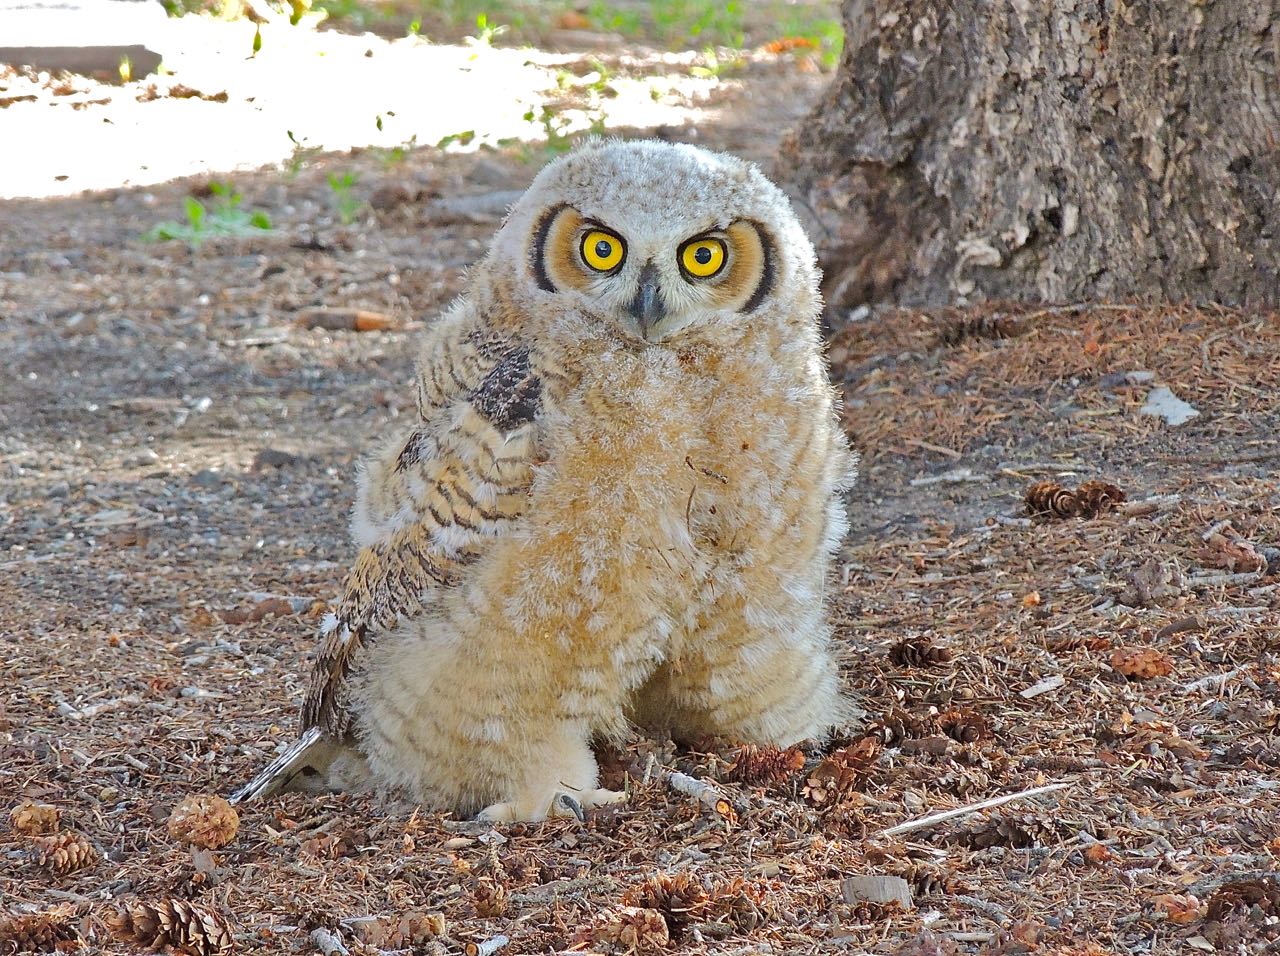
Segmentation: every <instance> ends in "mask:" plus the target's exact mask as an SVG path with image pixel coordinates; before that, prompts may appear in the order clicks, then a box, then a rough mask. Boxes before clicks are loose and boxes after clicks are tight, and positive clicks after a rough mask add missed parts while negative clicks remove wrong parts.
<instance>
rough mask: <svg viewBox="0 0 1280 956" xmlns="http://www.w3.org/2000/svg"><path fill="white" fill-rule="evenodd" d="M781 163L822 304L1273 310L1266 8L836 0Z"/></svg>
mask: <svg viewBox="0 0 1280 956" xmlns="http://www.w3.org/2000/svg"><path fill="white" fill-rule="evenodd" d="M843 16H844V21H845V33H846V38H847V39H846V45H845V51H844V56H843V59H842V61H841V63H840V67H839V70H838V73H837V75H836V78H835V81H834V83H833V84H832V87H831V89H830V90H829V91H828V93H827V94H826V96H825V98H824V100H823V102H822V103H821V104H820V105H819V107H818V108H817V109H816V110H815V111H814V112H813V113H812V114H811V115H810V117H809V119H808V121H807V122H806V123H805V124H804V126H803V127H802V129H801V130H799V131H798V132H797V133H795V134H794V135H793V136H792V137H791V138H790V140H789V141H788V143H787V144H786V145H785V146H784V151H783V169H782V171H781V177H782V178H783V179H784V180H787V179H789V180H790V183H791V185H792V186H793V187H794V191H795V193H796V194H797V195H798V197H799V199H800V205H801V206H802V207H805V206H807V207H808V212H809V213H810V214H811V215H812V216H813V218H814V220H815V221H814V222H813V223H812V225H813V233H814V238H815V240H816V241H817V243H818V245H819V249H820V253H821V255H822V259H823V264H824V267H825V269H826V271H827V280H826V284H825V292H826V293H827V297H828V301H829V302H830V303H831V305H832V306H833V307H835V308H836V309H840V308H841V307H845V308H847V307H849V306H854V305H857V304H859V303H862V302H877V301H896V302H900V303H906V304H913V303H941V302H952V301H956V300H964V299H966V298H968V299H978V298H983V297H989V298H994V297H1001V298H1022V299H1041V300H1055V301H1069V300H1083V299H1108V298H1109V299H1126V300H1128V299H1138V300H1153V299H1172V300H1188V299H1189V300H1197V301H1204V300H1212V301H1218V302H1224V303H1230V304H1245V303H1267V304H1272V305H1274V304H1277V303H1278V302H1280V239H1278V238H1277V230H1280V209H1278V208H1277V198H1278V197H1277V187H1278V185H1280V150H1278V148H1277V144H1278V142H1280V119H1278V115H1280V92H1278V90H1280V83H1278V82H1277V72H1276V71H1277V66H1278V64H1280V0H1179V2H1169V0H1009V2H1000V3H991V2H989V0H947V2H945V3H939V2H938V0H844V2H843Z"/></svg>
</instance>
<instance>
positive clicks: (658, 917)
mask: <svg viewBox="0 0 1280 956" xmlns="http://www.w3.org/2000/svg"><path fill="white" fill-rule="evenodd" d="M592 936H593V937H594V938H595V941H596V942H598V943H605V944H607V945H610V946H614V947H616V948H618V949H621V950H623V951H625V952H628V953H656V952H658V951H659V950H662V949H665V948H666V946H667V944H668V943H669V942H671V933H670V931H669V930H668V929H667V921H666V920H665V919H664V918H663V916H662V914H661V913H659V912H658V911H657V910H652V909H642V908H640V907H636V906H624V907H622V908H621V909H620V910H618V912H617V913H615V914H613V915H612V916H610V917H609V918H608V919H606V920H604V921H602V922H601V923H599V924H598V925H597V926H596V927H595V930H594V932H593V933H592Z"/></svg>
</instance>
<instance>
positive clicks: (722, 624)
mask: <svg viewBox="0 0 1280 956" xmlns="http://www.w3.org/2000/svg"><path fill="white" fill-rule="evenodd" d="M818 278H819V275H818V271H817V267H816V266H815V263H814V252H813V248H812V246H811V245H810V243H809V241H808V239H807V238H806V236H805V235H804V232H803V230H802V229H801V227H800V225H799V223H798V222H797V220H796V218H795V216H794V214H793V213H792V211H791V208H790V206H789V204H788V202H787V200H786V198H785V197H784V196H783V194H782V193H781V192H780V191H779V190H778V189H777V188H776V187H775V186H774V185H772V184H771V183H770V182H769V181H768V180H767V179H766V178H765V177H764V176H763V175H762V174H761V173H760V172H759V171H758V170H757V169H756V168H755V167H754V166H752V165H750V164H748V163H746V162H743V161H741V160H738V159H735V158H733V157H730V156H725V155H718V154H715V153H711V152H708V151H705V150H702V149H698V148H695V147H692V146H685V145H672V144H668V143H661V142H601V141H596V142H592V143H589V144H586V145H584V146H582V147H580V148H578V149H577V150H576V151H574V152H572V153H571V154H569V155H567V156H566V157H563V158H561V159H559V160H557V161H555V162H553V163H551V164H550V165H548V166H547V167H546V168H545V169H544V170H543V171H542V172H541V173H540V174H539V175H538V176H537V178H536V179H535V180H534V182H533V183H532V185H531V186H530V187H529V189H528V191H527V192H526V193H525V194H524V196H523V197H522V198H521V199H520V200H519V202H517V203H516V205H515V206H514V207H513V208H512V209H511V211H510V213H509V215H508V217H507V219H506V221H505V222H504V224H503V226H502V228H501V229H500V230H499V231H498V233H497V235H496V236H495V237H494V240H493V243H492V246H491V248H490V250H489V252H488V254H487V255H486V256H485V258H484V260H483V261H482V262H481V263H480V264H479V265H478V266H477V267H476V269H475V271H474V273H473V274H472V275H471V277H470V291H469V292H468V293H466V294H465V295H464V296H463V297H462V298H460V299H459V300H458V301H457V302H456V303H455V304H454V305H453V306H452V307H451V308H450V309H449V310H448V311H447V312H446V313H445V314H444V315H443V316H442V317H441V318H440V319H439V320H438V321H437V322H436V323H435V324H434V325H433V326H432V327H431V329H430V330H429V332H428V333H427V335H426V341H425V343H424V345H423V348H422V352H421V356H420V359H419V365H418V373H417V390H418V408H417V416H416V420H415V421H414V423H413V425H412V427H411V428H409V429H408V430H407V431H406V432H404V433H401V434H398V435H396V436H394V440H393V441H391V442H390V443H389V444H387V445H386V446H385V447H384V448H383V449H382V451H381V453H379V454H377V455H375V456H374V457H373V458H372V459H371V460H370V461H369V462H368V463H367V464H366V465H365V466H364V467H363V469H362V471H361V473H360V477H359V482H358V489H357V497H356V505H355V508H354V511H353V516H352V529H353V536H354V538H355V542H356V544H357V545H358V546H359V548H360V550H359V554H358V556H357V558H356V560H355V564H354V566H353V567H352V569H351V571H350V573H349V575H348V578H347V581H346V585H345V589H344V593H343V596H342V599H341V601H340V603H339V604H338V605H337V608H336V611H335V613H334V614H332V615H330V617H329V618H328V619H327V620H326V622H325V624H324V626H323V628H322V634H321V648H320V652H319V655H318V658H317V661H316V663H315V666H314V669H313V671H312V674H311V683H310V689H309V691H308V693H307V696H306V701H305V704H304V706H303V709H302V727H303V733H302V735H301V737H300V738H299V740H298V741H297V742H296V743H295V744H294V745H293V746H291V747H290V748H289V749H288V750H286V751H285V752H284V753H283V754H282V755H281V756H280V757H279V758H277V759H276V760H275V761H274V762H273V763H272V764H271V765H270V766H268V767H267V768H266V769H265V770H264V771H263V772H262V773H261V774H260V775H259V776H258V777H257V778H256V779H255V780H254V781H252V782H251V783H250V784H248V785H247V786H246V787H245V788H244V789H243V790H241V791H240V793H239V794H237V795H236V796H237V798H238V799H241V800H243V799H248V798H250V797H260V796H264V795H269V794H271V793H274V792H276V791H277V790H279V789H283V788H286V787H287V788H305V789H343V788H353V787H363V786H371V785H376V786H391V787H393V788H398V789H401V790H403V791H407V793H408V794H409V795H411V796H412V797H413V798H415V799H417V800H421V801H424V802H427V803H430V804H432V805H434V806H437V807H440V808H448V809H452V810H454V811H456V812H459V813H465V814H474V813H477V812H479V815H480V816H481V817H482V818H483V819H487V820H493V821H517V820H527V821H532V820H540V819H543V818H546V817H548V816H559V815H568V814H570V813H574V814H579V815H580V814H581V811H582V810H583V809H587V808H591V807H594V806H598V805H600V804H604V803H609V802H612V801H615V800H619V799H621V798H622V795H621V794H619V793H615V792H611V791H609V790H604V789H600V788H599V786H598V779H597V767H596V761H595V758H594V756H593V752H592V749H591V744H592V741H593V740H606V741H607V740H618V739H621V738H624V737H625V736H626V735H627V734H629V733H632V732H634V729H635V728H636V727H642V728H650V729H653V730H655V731H660V732H666V733H669V734H670V735H671V736H672V737H673V738H674V739H676V740H683V739H691V738H698V737H704V736H706V735H716V736H721V737H726V738H730V739H734V740H738V741H743V742H752V743H757V744H774V745H788V744H792V743H795V742H797V741H800V740H805V739H812V738H820V737H822V736H824V735H825V734H826V732H827V730H828V728H830V727H831V726H832V725H833V724H835V723H838V722H840V721H841V720H843V719H844V718H845V717H846V716H847V708H848V703H847V700H846V698H845V697H844V696H843V695H842V693H841V689H840V683H839V676H838V671H837V667H836V664H835V661H834V659H833V654H832V640H831V626H830V624H829V622H828V620H827V616H826V611H825V607H824V597H825V589H826V586H827V573H828V570H829V566H830V562H831V555H832V553H833V551H834V549H835V548H836V546H837V544H838V543H839V541H840V539H841V537H842V535H843V533H844V532H845V530H846V527H847V525H846V521H845V515H844V508H843V499H842V495H841V492H842V490H843V489H845V488H846V487H847V486H848V484H849V483H850V482H851V480H852V478H853V474H854V465H855V459H854V456H853V454H852V453H851V451H850V450H849V448H848V445H847V442H846V439H845V436H844V434H843V432H842V431H841V429H840V428H839V426H838V424H837V419H836V413H835V394H834V391H833V389H832V387H831V385H830V384H829V382H828V378H827V370H826V362H825V358H824V354H823V349H822V343H821V338H820V335H819V329H818V313H819V308H820V302H819V297H818V292H817V285H818Z"/></svg>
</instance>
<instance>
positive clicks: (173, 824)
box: [169, 794, 240, 850]
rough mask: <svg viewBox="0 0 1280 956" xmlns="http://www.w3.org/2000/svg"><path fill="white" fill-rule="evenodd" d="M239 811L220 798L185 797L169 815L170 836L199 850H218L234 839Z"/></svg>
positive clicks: (202, 795)
mask: <svg viewBox="0 0 1280 956" xmlns="http://www.w3.org/2000/svg"><path fill="white" fill-rule="evenodd" d="M238 829H240V814H238V813H236V808H235V807H233V806H232V805H231V804H229V803H228V802H227V801H226V800H224V799H223V798H222V797H218V796H211V795H206V794H198V795H195V796H190V797H186V798H185V799H183V801H182V802H181V803H179V804H178V805H177V806H176V807H174V808H173V812H172V813H171V814H169V836H170V837H172V838H173V839H175V840H177V841H178V842H179V843H190V844H192V845H193V846H198V847H200V849H202V850H217V849H218V848H220V847H224V846H226V845H227V844H228V843H230V842H231V841H232V840H234V839H235V836H236V831H237V830H238Z"/></svg>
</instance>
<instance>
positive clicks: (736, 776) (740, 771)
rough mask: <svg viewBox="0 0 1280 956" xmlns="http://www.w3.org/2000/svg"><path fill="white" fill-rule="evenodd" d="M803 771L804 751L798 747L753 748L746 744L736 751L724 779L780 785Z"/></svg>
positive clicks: (753, 783) (732, 781) (748, 784)
mask: <svg viewBox="0 0 1280 956" xmlns="http://www.w3.org/2000/svg"><path fill="white" fill-rule="evenodd" d="M803 769H804V751H802V750H801V749H800V748H799V747H788V748H787V749H786V750H782V749H780V748H778V747H754V746H751V745H750V744H748V745H747V746H745V747H743V748H742V749H741V750H739V751H738V753H737V755H736V756H735V757H734V758H733V763H732V764H730V765H729V770H728V773H726V774H725V779H726V780H727V781H729V782H731V783H744V784H746V785H747V786H752V785H755V784H772V783H781V782H782V781H783V780H786V779H787V778H788V777H790V776H791V775H792V774H794V773H798V772H799V771H801V770H803Z"/></svg>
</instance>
